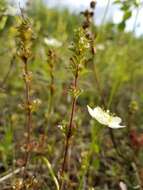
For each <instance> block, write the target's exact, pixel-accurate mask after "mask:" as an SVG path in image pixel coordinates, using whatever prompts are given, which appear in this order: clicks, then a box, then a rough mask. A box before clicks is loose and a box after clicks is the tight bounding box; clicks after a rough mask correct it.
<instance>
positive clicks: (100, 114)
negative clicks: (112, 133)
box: [87, 106, 110, 125]
mask: <svg viewBox="0 0 143 190" xmlns="http://www.w3.org/2000/svg"><path fill="white" fill-rule="evenodd" d="M87 108H88V112H89V114H90V115H91V116H92V117H93V118H95V119H96V120H97V121H98V122H99V123H101V124H103V125H108V121H109V117H110V116H109V115H108V114H107V113H106V112H104V111H103V110H102V108H100V107H95V108H94V109H91V108H90V107H89V106H87Z"/></svg>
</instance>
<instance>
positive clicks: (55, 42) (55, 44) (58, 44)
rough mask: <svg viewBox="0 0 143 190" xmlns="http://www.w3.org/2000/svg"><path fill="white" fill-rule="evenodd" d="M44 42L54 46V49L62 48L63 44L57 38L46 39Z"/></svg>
mask: <svg viewBox="0 0 143 190" xmlns="http://www.w3.org/2000/svg"><path fill="white" fill-rule="evenodd" d="M44 42H45V44H46V45H48V46H53V47H61V46H62V42H60V41H58V40H57V39H55V38H44Z"/></svg>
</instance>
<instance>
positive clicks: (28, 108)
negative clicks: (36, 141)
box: [24, 59, 32, 167]
mask: <svg viewBox="0 0 143 190" xmlns="http://www.w3.org/2000/svg"><path fill="white" fill-rule="evenodd" d="M28 78H29V72H28V65H27V59H25V61H24V82H25V97H26V127H27V140H26V154H25V167H27V165H28V162H29V158H30V151H29V148H28V146H29V145H30V141H31V129H32V111H31V100H30V80H29V79H28Z"/></svg>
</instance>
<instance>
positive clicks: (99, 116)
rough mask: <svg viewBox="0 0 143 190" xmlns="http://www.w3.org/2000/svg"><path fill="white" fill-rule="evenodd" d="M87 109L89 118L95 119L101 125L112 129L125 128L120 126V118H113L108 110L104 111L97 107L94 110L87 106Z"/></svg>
mask: <svg viewBox="0 0 143 190" xmlns="http://www.w3.org/2000/svg"><path fill="white" fill-rule="evenodd" d="M87 108H88V112H89V114H90V115H91V117H93V118H95V119H96V120H97V121H98V122H99V123H101V124H102V125H106V126H108V127H110V128H113V129H118V128H124V127H126V126H123V125H120V123H121V122H122V119H121V118H120V117H117V116H113V114H111V113H110V112H109V110H107V111H104V110H103V109H102V108H100V107H99V106H97V107H95V108H94V109H92V108H90V107H89V106H87Z"/></svg>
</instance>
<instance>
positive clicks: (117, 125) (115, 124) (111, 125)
mask: <svg viewBox="0 0 143 190" xmlns="http://www.w3.org/2000/svg"><path fill="white" fill-rule="evenodd" d="M108 127H110V128H112V129H119V128H124V127H126V126H125V125H119V124H117V123H113V122H112V123H110V124H109V125H108Z"/></svg>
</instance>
